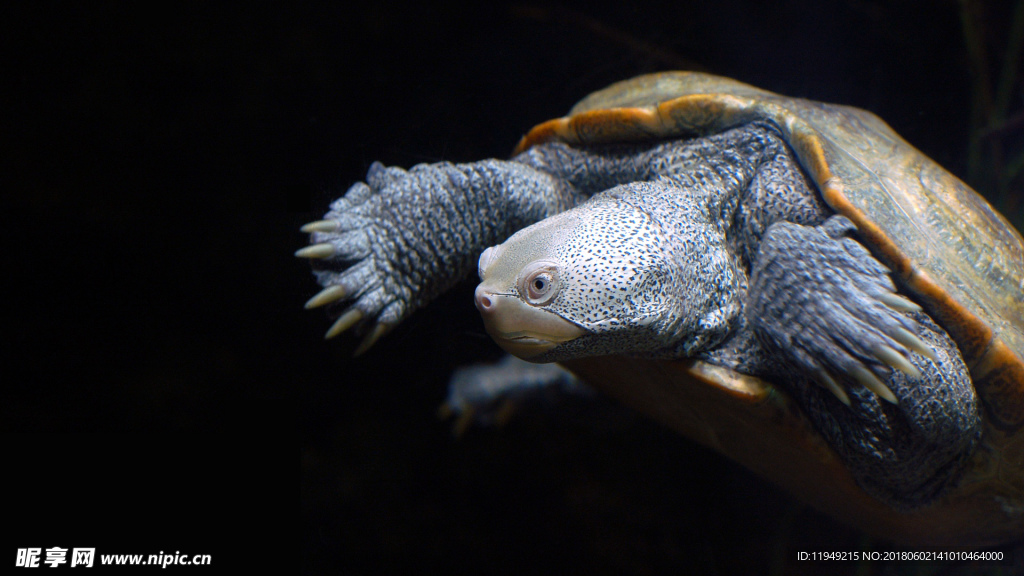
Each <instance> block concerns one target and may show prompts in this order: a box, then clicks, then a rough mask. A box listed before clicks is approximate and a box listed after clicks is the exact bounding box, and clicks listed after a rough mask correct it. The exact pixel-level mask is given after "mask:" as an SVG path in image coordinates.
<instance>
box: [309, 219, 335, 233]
mask: <svg viewBox="0 0 1024 576" xmlns="http://www.w3.org/2000/svg"><path fill="white" fill-rule="evenodd" d="M299 230H301V231H302V232H305V233H306V234H312V233H313V232H323V233H324V234H330V233H331V232H336V231H337V230H338V221H337V220H317V221H316V222H310V223H309V224H306V225H304V226H303V227H302V228H300V229H299Z"/></svg>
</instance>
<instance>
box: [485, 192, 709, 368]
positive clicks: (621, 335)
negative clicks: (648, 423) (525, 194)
mask: <svg viewBox="0 0 1024 576" xmlns="http://www.w3.org/2000/svg"><path fill="white" fill-rule="evenodd" d="M667 240H668V238H667V237H666V234H665V232H664V231H663V230H662V228H661V226H660V225H659V223H658V222H657V221H655V220H654V219H653V218H652V216H651V215H650V214H649V213H648V212H646V211H644V210H641V209H640V208H639V207H638V206H637V205H636V204H635V203H633V202H629V201H626V200H625V199H624V198H622V197H621V196H617V195H614V194H608V193H605V194H601V195H598V196H596V197H594V198H592V199H591V200H590V201H589V202H587V203H585V204H582V205H580V206H578V207H576V208H574V209H572V210H569V211H566V212H562V213H560V214H557V215H555V216H552V217H550V218H547V219H545V220H542V221H541V222H538V223H536V224H534V225H532V226H530V227H528V228H524V229H523V230H520V231H519V232H517V233H515V234H514V235H512V236H511V237H509V239H508V240H506V241H505V242H504V243H503V244H500V245H498V246H493V247H491V248H488V249H487V250H485V251H484V253H483V254H482V255H481V256H480V264H479V272H480V278H481V280H482V281H481V283H480V285H479V286H478V287H477V289H476V294H475V300H476V306H477V308H478V309H479V310H480V313H481V315H482V316H483V320H484V324H485V326H486V328H487V332H488V333H489V334H490V335H491V336H492V337H493V338H494V339H495V341H496V342H497V343H498V345H499V346H501V347H502V348H504V349H505V350H506V351H508V352H510V353H512V354H514V355H515V356H518V357H520V358H523V359H525V360H529V361H532V362H553V361H562V360H571V359H574V358H580V357H585V356H599V355H606V354H634V355H654V356H658V355H661V356H673V357H678V356H681V355H687V353H688V352H690V351H691V350H689V349H687V347H690V346H694V345H696V344H699V342H700V341H702V340H703V338H702V336H700V334H699V333H700V332H701V330H700V329H699V326H698V324H699V322H700V321H701V320H702V319H704V316H705V315H706V314H705V313H704V311H702V310H701V309H700V308H702V306H700V305H698V306H696V307H695V306H694V301H693V298H692V293H693V292H694V291H693V290H688V289H687V287H692V284H693V281H694V278H693V277H694V276H695V275H697V272H698V271H697V270H696V269H693V268H691V269H686V268H687V267H685V266H680V265H679V262H678V258H677V257H676V256H677V255H676V254H673V252H672V247H671V246H670V245H671V244H672V243H671V242H668V241H667ZM690 244H692V243H690ZM676 249H678V247H676ZM695 250H696V251H702V248H696V249H695ZM698 300H700V299H698ZM698 304H699V302H698Z"/></svg>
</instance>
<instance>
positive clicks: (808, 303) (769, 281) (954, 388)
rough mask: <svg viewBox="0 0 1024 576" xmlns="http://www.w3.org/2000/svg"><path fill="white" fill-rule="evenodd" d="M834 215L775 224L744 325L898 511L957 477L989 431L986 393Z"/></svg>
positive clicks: (810, 412) (757, 266)
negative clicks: (980, 398)
mask: <svg viewBox="0 0 1024 576" xmlns="http://www.w3.org/2000/svg"><path fill="white" fill-rule="evenodd" d="M853 230H854V228H853V225H852V223H850V221H849V220H847V219H846V218H843V217H841V216H836V217H832V218H830V219H829V220H827V221H826V222H825V223H823V224H822V225H820V226H817V227H809V226H800V225H795V224H789V223H778V224H774V225H773V226H771V227H770V228H769V229H768V232H767V233H766V234H765V236H764V239H763V242H762V244H761V246H760V247H759V251H758V255H757V258H756V259H755V262H754V264H753V267H752V271H751V280H750V289H749V293H748V302H747V307H746V320H747V322H748V324H749V325H750V327H751V329H752V330H753V332H754V334H755V335H756V340H757V342H758V343H759V345H760V346H763V347H764V349H765V350H766V351H767V354H764V355H763V357H765V358H768V359H770V362H771V363H772V365H771V366H770V367H768V368H767V371H768V372H769V373H771V377H772V379H773V380H774V381H776V382H778V383H779V385H780V386H782V387H784V388H786V389H787V390H788V391H790V392H791V393H792V394H793V395H794V396H795V397H796V399H797V401H798V402H799V403H800V404H801V406H802V408H803V410H804V412H805V413H806V414H807V416H808V418H810V419H811V421H812V422H813V423H814V425H815V427H816V428H817V429H818V431H819V432H820V433H821V434H822V436H823V437H825V439H826V440H827V441H828V442H829V443H830V444H831V445H832V447H833V448H834V449H835V450H836V452H837V453H839V455H840V456H841V457H842V458H843V460H844V462H845V463H846V464H847V466H848V467H849V469H850V471H851V473H852V474H853V476H854V477H855V478H856V479H857V481H858V483H859V484H860V485H861V486H862V487H863V488H864V489H865V490H866V491H867V492H869V493H870V494H872V495H873V496H875V497H877V498H879V499H880V500H882V501H885V502H887V503H888V504H890V505H892V506H893V507H895V508H898V509H904V510H909V509H914V508H919V507H921V506H924V505H926V504H927V503H928V502H930V501H932V500H934V499H935V498H937V497H938V496H939V495H941V494H942V493H943V492H944V491H945V490H946V489H948V488H949V487H951V486H952V485H954V484H955V482H956V480H957V479H958V478H959V475H960V471H961V470H962V469H963V467H964V466H965V464H966V462H967V460H968V458H969V457H970V455H971V453H972V452H973V450H974V447H975V446H976V444H977V441H978V438H979V436H980V429H981V423H980V416H979V413H978V405H977V397H976V395H975V393H974V388H973V385H972V384H971V380H970V375H969V373H968V371H967V368H966V366H965V365H964V363H963V359H962V358H961V357H960V353H959V351H958V349H957V347H956V345H955V343H953V341H952V340H951V339H950V338H949V336H948V335H947V334H946V333H945V332H944V331H943V330H942V329H941V328H940V327H938V326H937V325H936V324H935V323H934V322H932V320H931V319H930V318H929V317H928V316H927V315H926V314H924V313H923V312H921V311H920V308H919V307H917V306H916V305H915V304H914V303H913V302H911V301H909V300H906V299H905V298H903V297H902V296H899V295H898V294H896V292H895V285H894V284H893V282H892V280H891V278H890V277H889V271H888V270H887V269H886V268H885V267H884V266H883V265H882V264H881V263H879V262H878V261H877V260H875V259H874V258H873V257H872V256H871V254H870V253H869V252H868V251H867V250H866V249H865V248H864V247H863V246H861V245H860V244H859V243H857V242H856V240H854V239H853V238H852V237H850V236H848V234H849V233H850V232H852V231H853Z"/></svg>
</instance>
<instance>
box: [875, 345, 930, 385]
mask: <svg viewBox="0 0 1024 576" xmlns="http://www.w3.org/2000/svg"><path fill="white" fill-rule="evenodd" d="M872 353H873V354H874V356H875V358H878V360H879V361H880V362H882V363H884V364H888V365H889V366H892V367H893V368H895V369H897V370H899V371H900V372H903V373H904V374H906V375H907V376H910V377H911V378H920V377H921V371H920V370H918V369H917V366H914V365H913V364H911V363H910V361H909V360H907V358H906V357H905V356H904V355H903V354H900V353H899V352H897V351H896V350H894V349H893V348H890V347H889V346H886V345H884V344H881V345H879V346H876V347H875V349H874V350H873V351H872Z"/></svg>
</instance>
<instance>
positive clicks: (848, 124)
mask: <svg viewBox="0 0 1024 576" xmlns="http://www.w3.org/2000/svg"><path fill="white" fill-rule="evenodd" d="M755 120H762V121H770V122H773V123H775V124H776V125H777V126H778V127H779V129H780V130H781V132H782V134H783V135H784V138H785V139H786V141H787V143H788V144H789V146H790V147H791V148H792V150H793V152H794V153H795V154H796V156H797V158H798V159H799V161H800V163H801V165H802V166H803V168H804V169H805V171H806V172H807V174H808V175H809V176H810V177H811V178H812V179H813V181H814V182H815V183H816V184H817V186H818V189H819V190H820V192H821V194H822V197H823V198H824V200H825V202H826V203H828V205H829V206H830V207H831V208H832V209H833V210H835V211H836V212H837V213H839V214H843V215H844V216H846V217H848V218H850V219H851V220H852V221H853V222H854V223H855V224H856V225H857V228H858V231H859V233H860V234H861V236H862V238H863V239H864V241H865V243H866V244H867V245H868V248H870V249H871V250H872V252H873V253H874V254H875V256H876V257H877V258H879V259H880V260H881V261H882V262H883V263H885V264H886V265H887V266H889V268H890V269H891V270H892V271H893V274H894V277H895V278H896V279H897V281H898V283H900V284H901V287H902V288H903V290H905V291H906V292H907V293H909V294H911V295H912V296H913V297H914V299H915V301H916V302H917V303H918V304H920V305H921V306H923V307H924V309H925V310H926V311H927V312H928V313H929V314H930V315H931V316H932V318H933V319H934V320H935V321H936V322H938V323H939V324H940V325H941V326H942V327H943V328H944V329H945V330H946V331H947V332H948V333H949V334H950V336H951V337H952V338H953V339H954V340H955V341H956V343H957V345H958V347H959V348H960V352H961V354H962V355H963V358H964V361H965V363H966V364H967V366H968V368H969V369H970V371H971V377H972V380H973V383H974V386H975V389H976V391H977V392H978V395H979V397H980V398H981V400H982V405H983V407H984V408H983V415H982V417H983V421H984V424H983V425H984V431H983V437H982V443H981V445H980V447H979V449H978V450H977V451H976V454H975V456H974V458H973V459H972V461H971V463H970V464H969V469H968V470H967V472H966V473H965V475H964V477H963V478H962V480H961V481H960V482H959V484H958V485H957V487H955V488H954V489H953V490H951V491H950V492H949V493H948V494H947V495H945V496H943V497H942V498H941V499H940V500H939V501H938V502H937V503H935V504H933V505H930V506H928V507H926V508H924V509H921V510H917V511H914V512H898V511H895V510H893V509H891V508H889V507H888V506H886V505H884V504H882V503H880V502H878V501H877V500H875V499H873V498H871V497H870V496H868V495H867V494H865V493H864V492H863V491H862V490H861V489H860V488H859V487H858V486H857V485H856V484H855V483H854V481H853V479H852V476H851V475H850V474H849V472H848V471H847V470H846V468H845V467H844V466H843V464H842V462H841V460H840V459H839V458H838V456H837V455H836V454H835V453H834V452H833V451H832V450H831V449H830V448H829V447H828V446H827V444H826V443H825V442H824V440H822V439H821V438H820V437H819V436H818V435H817V434H816V433H815V432H814V429H813V428H812V427H811V425H810V423H809V421H808V420H807V419H806V418H805V417H804V416H803V415H802V413H801V411H800V409H799V408H798V407H797V406H796V404H795V402H794V401H793V400H792V399H791V398H789V397H788V396H787V395H786V394H785V393H783V392H782V391H781V390H778V389H777V388H775V387H773V386H772V385H771V383H769V382H765V381H762V380H759V379H757V378H753V377H751V376H747V375H744V374H738V373H735V372H732V371H730V370H726V369H723V368H720V367H716V366H712V365H709V364H707V363H704V362H701V361H692V360H687V361H675V362H665V361H660V362H659V361H641V360H637V359H632V358H630V359H625V358H614V357H605V358H591V359H585V360H578V361H574V362H570V363H567V365H568V367H569V368H570V369H571V370H573V371H575V372H577V373H578V374H579V375H581V376H582V377H584V378H585V379H586V380H587V381H589V382H591V383H592V384H593V385H595V386H596V387H598V388H600V389H603V390H604V391H605V392H606V393H608V394H610V395H612V396H615V397H618V398H619V399H621V400H622V401H624V402H626V403H627V404H631V405H633V406H635V407H636V408H638V409H640V410H641V411H643V412H645V413H648V414H651V415H652V416H654V417H655V418H657V419H659V420H661V421H663V422H664V423H666V424H668V425H669V426H671V427H673V428H675V429H677V430H679V431H680V432H682V433H684V434H686V435H688V436H690V437H692V438H694V439H695V440H697V441H698V442H701V443H703V444H705V445H708V446H710V447H712V448H714V449H716V450H718V451H720V452H722V453H724V454H725V455H727V456H729V457H730V458H733V459H735V460H736V461H738V462H740V463H741V464H743V465H745V466H747V467H748V468H751V469H753V470H754V471H755V472H758V473H759V474H761V475H763V476H765V477H767V478H769V479H771V480H774V481H776V482H777V483H779V484H781V485H782V486H783V487H785V488H787V489H789V490H790V491H792V492H794V493H795V494H796V495H797V496H798V497H800V498H802V499H804V500H807V501H809V503H811V504H812V505H814V506H816V507H817V508H819V509H821V510H823V511H825V512H827V513H829V514H832V515H833V516H836V517H839V518H840V519H841V520H845V521H846V522H848V523H850V524H853V525H855V526H858V527H860V528H861V529H863V530H865V531H867V532H870V533H874V534H877V535H879V536H883V537H886V538H889V539H891V540H895V541H902V542H907V543H931V544H970V545H989V544H995V543H999V542H1005V541H1008V540H1012V539H1014V538H1020V537H1022V536H1024V431H1022V428H1024V362H1022V358H1024V240H1022V238H1021V236H1020V234H1019V233H1018V232H1017V231H1016V230H1014V228H1013V227H1012V226H1011V225H1010V224H1009V223H1008V222H1007V221H1006V220H1005V219H1004V218H1003V217H1002V216H1001V215H1000V214H999V213H997V212H996V211H995V210H993V209H992V207H991V206H990V205H989V204H988V203H987V202H986V201H985V200H984V199H983V198H981V197H980V196H979V195H978V194H977V193H976V192H974V191H973V190H972V189H971V188H969V187H968V186H967V185H965V184H964V183H963V182H961V181H960V180H959V179H957V178H956V177H955V176H953V175H952V174H950V173H949V172H947V171H946V170H944V169H943V168H942V167H941V166H939V165H937V164H936V163H935V162H933V161H932V160H931V159H929V158H928V157H927V156H925V155H924V154H922V153H921V152H920V151H918V150H917V149H916V148H914V147H913V146H911V145H910V144H908V143H907V142H906V141H904V140H903V139H902V138H900V136H899V135H897V134H896V133H895V132H894V131H893V130H892V128H890V127H889V126H888V125H887V124H886V123H885V122H883V121H882V120H880V119H879V118H878V117H877V116H875V115H874V114H871V113H870V112H867V111H864V110H860V109H857V108H852V107H848V106H840V105H835V104H824V103H820V102H814V101H810V100H804V99H800V98H789V97H786V96H782V95H779V94H774V93H772V92H768V91H766V90H761V89H759V88H755V87H753V86H749V85H747V84H743V83H741V82H737V81H735V80H731V79H728V78H722V77H718V76H712V75H708V74H701V73H696V72H666V73H660V74H652V75H646V76H640V77H637V78H633V79H631V80H626V81H623V82H619V83H616V84H613V85H611V86H609V87H607V88H605V89H603V90H600V91H598V92H595V93H593V94H591V95H590V96H587V97H586V98H584V99H583V100H582V101H580V102H579V103H578V104H576V106H574V107H573V108H572V110H571V111H570V112H569V115H568V116H566V117H563V118H557V119H554V120H550V121H548V122H545V123H543V124H540V125H538V126H537V127H535V128H533V129H532V130H531V131H530V132H529V133H528V134H527V135H526V136H524V137H523V139H522V140H521V141H520V143H519V145H518V146H517V148H516V153H518V152H521V151H523V150H525V149H527V148H529V147H531V146H534V145H537V144H539V143H542V142H547V141H552V140H559V141H564V142H567V143H570V144H579V145H587V144H601V143H615V142H629V141H634V142H635V141H645V140H654V139H665V138H679V137H689V136H700V135H706V134H711V133H716V132H721V131H723V130H727V129H729V128H733V127H735V126H739V125H742V124H746V123H748V122H751V121H755Z"/></svg>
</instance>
